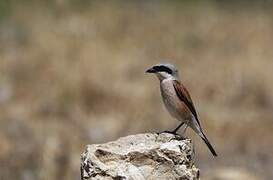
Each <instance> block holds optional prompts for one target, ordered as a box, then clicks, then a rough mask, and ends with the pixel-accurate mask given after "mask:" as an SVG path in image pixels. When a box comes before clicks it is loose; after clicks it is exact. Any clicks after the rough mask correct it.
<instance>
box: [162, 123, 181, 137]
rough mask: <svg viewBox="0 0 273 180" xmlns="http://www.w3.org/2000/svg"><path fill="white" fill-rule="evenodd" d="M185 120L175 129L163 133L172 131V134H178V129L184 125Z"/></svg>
mask: <svg viewBox="0 0 273 180" xmlns="http://www.w3.org/2000/svg"><path fill="white" fill-rule="evenodd" d="M183 124H184V122H182V123H180V124H179V125H178V126H177V127H176V128H175V129H174V130H173V131H163V132H162V133H170V134H174V135H177V133H176V132H177V131H178V130H179V129H180V128H181V126H183Z"/></svg>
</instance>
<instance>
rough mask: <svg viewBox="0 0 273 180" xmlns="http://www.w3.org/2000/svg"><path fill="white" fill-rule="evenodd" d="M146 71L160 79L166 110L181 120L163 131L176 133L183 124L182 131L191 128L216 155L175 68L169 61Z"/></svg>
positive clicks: (215, 154) (214, 154)
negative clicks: (171, 128)
mask: <svg viewBox="0 0 273 180" xmlns="http://www.w3.org/2000/svg"><path fill="white" fill-rule="evenodd" d="M146 73H153V74H155V75H156V76H157V78H158V79H159V81H160V92H161V97H162V100H163V103H164V105H165V107H166V109H167V111H168V112H169V114H170V115H171V116H172V117H173V118H175V119H177V120H178V121H180V122H181V123H180V124H179V125H178V126H177V127H176V128H175V129H174V130H173V131H164V132H168V133H172V134H177V131H178V130H179V129H180V128H181V126H183V125H184V124H185V125H186V127H185V130H184V132H183V133H185V131H186V128H187V127H188V126H189V127H190V128H192V129H193V131H194V132H195V133H197V134H198V135H199V136H200V137H201V139H202V140H203V141H204V142H205V144H206V145H207V147H208V148H209V150H210V152H211V153H212V154H213V156H217V153H216V151H215V150H214V148H213V147H212V145H211V144H210V142H209V140H208V138H207V137H206V135H205V133H204V131H203V129H202V127H201V124H200V121H199V117H198V115H197V111H196V109H195V107H194V104H193V101H192V98H191V96H190V94H189V91H188V90H187V89H186V87H185V86H184V85H183V84H182V83H181V81H180V80H179V73H178V70H177V68H176V67H175V66H174V65H172V64H169V63H161V64H156V65H154V66H152V67H151V68H149V69H148V70H146Z"/></svg>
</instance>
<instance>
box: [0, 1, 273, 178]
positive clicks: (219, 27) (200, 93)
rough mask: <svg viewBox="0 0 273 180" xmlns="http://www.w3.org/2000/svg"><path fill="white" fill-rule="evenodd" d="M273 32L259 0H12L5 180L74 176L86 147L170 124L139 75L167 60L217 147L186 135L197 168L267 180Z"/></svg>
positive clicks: (4, 46) (4, 77)
mask: <svg viewBox="0 0 273 180" xmlns="http://www.w3.org/2000/svg"><path fill="white" fill-rule="evenodd" d="M30 4H31V5H30ZM272 33H273V14H272V12H271V11H270V10H268V9H267V8H263V7H260V8H240V7H237V8H236V7H233V6H232V7H229V8H226V7H225V6H218V5H217V4H213V3H209V4H201V3H198V4H190V3H189V4H187V3H165V2H164V1H162V2H161V3H155V2H152V1H151V2H149V3H144V2H141V3H137V2H135V1H132V2H131V3H121V2H120V1H116V3H114V2H112V3H110V2H108V3H99V2H95V1H92V3H90V4H86V6H84V5H83V6H80V7H76V8H73V7H71V6H68V5H67V4H66V1H56V2H51V4H50V5H48V6H47V5H45V4H41V3H38V2H35V1H31V2H29V3H26V4H23V3H22V2H21V3H18V4H17V3H16V4H15V3H14V4H13V5H12V7H11V12H10V14H9V16H7V17H6V18H4V19H2V22H1V25H0V112H1V113H0V119H1V120H0V123H1V124H0V166H1V169H0V179H28V180H31V179H52V180H53V179H66V180H69V179H79V160H80V153H81V152H82V151H83V149H84V147H85V145H86V144H90V143H100V142H105V141H109V140H113V139H115V138H117V137H119V136H124V135H127V134H132V133H139V132H144V131H161V130H165V129H171V128H173V127H174V126H176V124H177V122H175V121H174V120H172V119H171V118H170V117H169V115H168V114H167V113H166V111H165V110H163V106H162V104H161V101H160V99H159V92H158V82H157V80H156V78H155V77H150V76H147V75H145V74H144V71H145V69H146V68H148V67H149V66H151V65H152V64H154V63H157V62H160V61H163V60H162V59H170V60H168V61H169V62H171V63H174V64H176V65H177V66H178V67H179V69H180V70H181V72H180V75H181V79H182V81H183V82H184V83H185V84H186V86H187V87H188V88H189V89H190V91H191V94H192V97H193V99H194V102H195V104H196V107H197V109H198V111H199V115H200V117H201V119H202V123H203V126H204V128H205V130H206V132H207V134H208V136H209V137H210V139H211V141H212V143H213V144H215V146H216V149H217V151H218V152H219V155H220V156H219V158H217V159H213V158H211V155H210V154H209V152H208V151H207V149H206V147H205V145H204V144H203V143H202V142H201V141H200V139H199V138H197V137H196V136H195V135H193V134H192V133H190V131H188V132H189V133H188V136H191V137H194V139H195V143H196V144H197V147H196V151H197V156H198V157H197V164H198V166H199V167H201V169H202V171H204V172H210V171H209V170H210V169H211V167H214V168H215V169H217V168H227V167H233V168H237V167H238V168H243V169H244V170H246V171H248V172H249V171H252V172H255V174H256V175H258V176H260V175H261V176H263V177H264V178H273V174H272V169H271V168H272V166H273V155H272V152H273V142H272V135H273V133H272V127H273V114H272V110H273V109H272V108H273V94H272V91H273V85H272V80H273V78H272V70H273V61H272V57H273V51H272V50H271V49H272V46H273V43H272V42H273V41H272V40H271V39H272ZM208 164H209V166H208ZM212 173H214V172H212ZM207 177H210V176H209V175H208V176H207Z"/></svg>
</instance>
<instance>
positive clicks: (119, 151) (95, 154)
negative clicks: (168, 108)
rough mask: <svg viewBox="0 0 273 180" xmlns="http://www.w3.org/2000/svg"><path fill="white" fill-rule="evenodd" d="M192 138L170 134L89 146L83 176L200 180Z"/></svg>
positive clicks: (93, 178) (124, 138)
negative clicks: (194, 160) (195, 164)
mask: <svg viewBox="0 0 273 180" xmlns="http://www.w3.org/2000/svg"><path fill="white" fill-rule="evenodd" d="M193 159H194V153H193V148H192V143H191V140H190V139H183V138H182V137H179V136H174V135H172V134H168V133H162V134H159V135H158V134H156V133H153V134H152V133H146V134H137V135H131V136H127V137H122V138H120V139H118V140H116V141H113V142H108V143H105V144H93V145H88V146H87V148H86V150H85V152H84V153H83V154H82V156H81V176H82V179H88V180H91V179H92V180H95V179H96V180H102V179H103V180H108V179H109V180H110V179H115V180H118V179H120V180H145V179H162V180H164V179H166V180H172V179H182V180H188V179H189V180H194V179H199V170H198V169H197V168H196V167H195V166H194V164H193Z"/></svg>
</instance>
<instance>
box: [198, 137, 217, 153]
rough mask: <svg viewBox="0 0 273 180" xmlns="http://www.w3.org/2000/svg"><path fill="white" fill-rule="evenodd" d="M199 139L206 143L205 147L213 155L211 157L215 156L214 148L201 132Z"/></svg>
mask: <svg viewBox="0 0 273 180" xmlns="http://www.w3.org/2000/svg"><path fill="white" fill-rule="evenodd" d="M201 138H202V139H203V141H204V142H205V143H206V145H207V146H208V148H209V150H210V152H211V153H212V154H213V156H217V153H216V152H215V150H214V148H213V147H212V145H211V144H210V142H209V140H208V138H207V137H206V135H205V134H204V133H203V132H202V136H201Z"/></svg>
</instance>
